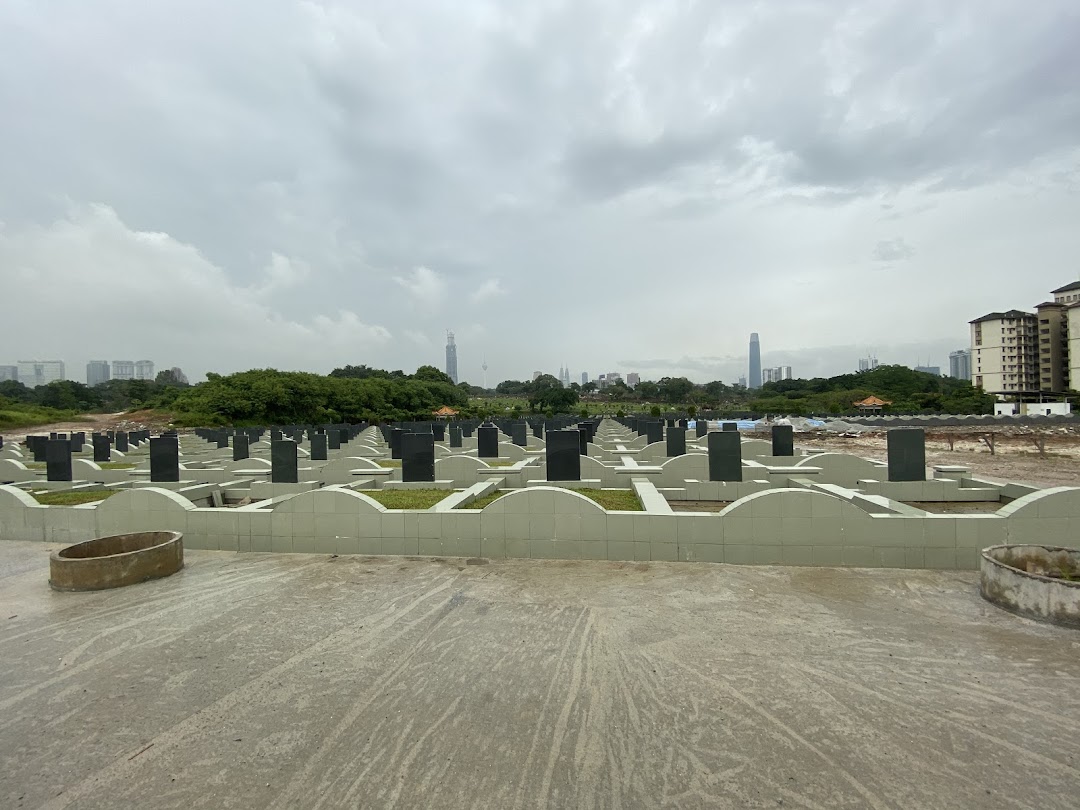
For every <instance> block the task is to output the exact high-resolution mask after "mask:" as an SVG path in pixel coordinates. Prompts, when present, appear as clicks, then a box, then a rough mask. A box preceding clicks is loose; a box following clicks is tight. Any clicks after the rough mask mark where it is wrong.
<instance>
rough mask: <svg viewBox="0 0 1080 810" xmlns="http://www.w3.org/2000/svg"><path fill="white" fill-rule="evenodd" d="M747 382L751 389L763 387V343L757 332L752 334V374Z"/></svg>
mask: <svg viewBox="0 0 1080 810" xmlns="http://www.w3.org/2000/svg"><path fill="white" fill-rule="evenodd" d="M746 380H747V386H748V387H750V388H760V387H761V343H760V342H759V341H758V333H757V332H751V333H750V373H749V375H748V376H747V378H746Z"/></svg>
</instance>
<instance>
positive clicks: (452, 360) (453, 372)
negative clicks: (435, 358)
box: [446, 330, 475, 385]
mask: <svg viewBox="0 0 1080 810" xmlns="http://www.w3.org/2000/svg"><path fill="white" fill-rule="evenodd" d="M474 357H475V355H474ZM446 376H447V377H449V378H450V379H451V380H453V381H454V385H457V381H458V377H457V344H456V343H454V333H453V332H451V331H449V330H447V332H446Z"/></svg>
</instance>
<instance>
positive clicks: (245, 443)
mask: <svg viewBox="0 0 1080 810" xmlns="http://www.w3.org/2000/svg"><path fill="white" fill-rule="evenodd" d="M250 457H251V437H250V436H248V434H246V433H237V434H236V435H235V436H234V437H233V444H232V458H233V461H243V460H244V459H246V458H250Z"/></svg>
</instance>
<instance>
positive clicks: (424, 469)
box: [401, 433, 435, 481]
mask: <svg viewBox="0 0 1080 810" xmlns="http://www.w3.org/2000/svg"><path fill="white" fill-rule="evenodd" d="M401 480H402V481H434V480H435V435H434V434H433V433H406V434H405V435H404V436H403V437H402V439H401Z"/></svg>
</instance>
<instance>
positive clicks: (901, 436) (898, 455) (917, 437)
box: [885, 428, 926, 481]
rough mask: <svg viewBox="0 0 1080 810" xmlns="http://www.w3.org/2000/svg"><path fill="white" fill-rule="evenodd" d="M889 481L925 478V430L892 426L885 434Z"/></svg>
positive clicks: (920, 479)
mask: <svg viewBox="0 0 1080 810" xmlns="http://www.w3.org/2000/svg"><path fill="white" fill-rule="evenodd" d="M885 435H886V440H887V445H888V452H889V480H890V481H925V480H926V431H925V430H923V429H922V428H893V429H892V430H890V431H888V432H887V433H886V434H885Z"/></svg>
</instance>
